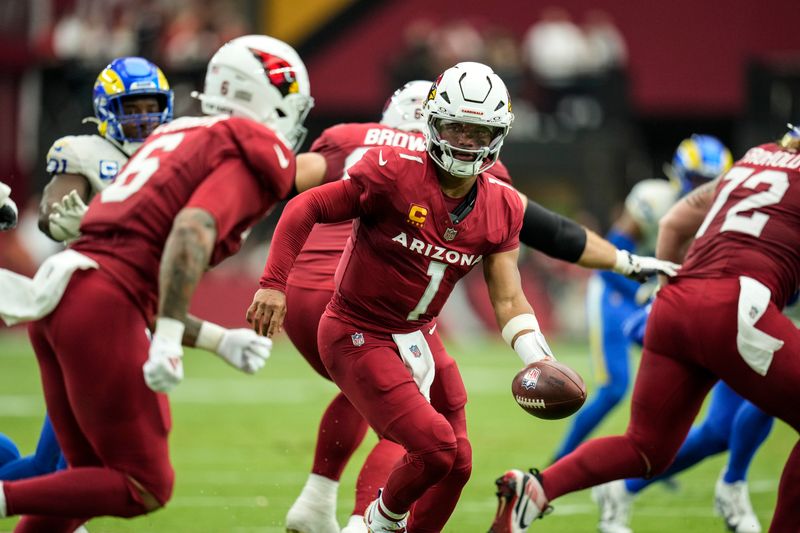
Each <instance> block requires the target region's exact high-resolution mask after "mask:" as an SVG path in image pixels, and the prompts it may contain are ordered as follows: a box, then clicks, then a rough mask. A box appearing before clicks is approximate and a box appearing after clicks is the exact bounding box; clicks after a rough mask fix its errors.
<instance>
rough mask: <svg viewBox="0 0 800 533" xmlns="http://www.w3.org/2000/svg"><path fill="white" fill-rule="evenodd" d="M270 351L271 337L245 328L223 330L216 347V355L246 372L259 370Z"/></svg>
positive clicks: (250, 372)
mask: <svg viewBox="0 0 800 533" xmlns="http://www.w3.org/2000/svg"><path fill="white" fill-rule="evenodd" d="M271 351H272V340H271V339H268V338H266V337H262V336H260V335H258V334H257V333H256V332H255V331H253V330H251V329H245V328H241V329H228V330H225V333H224V334H223V335H222V340H220V342H219V346H218V347H217V355H219V356H220V357H222V358H223V359H224V360H225V361H227V362H228V363H229V364H230V365H231V366H233V367H234V368H238V369H239V370H241V371H242V372H245V373H247V374H255V373H256V372H258V371H259V370H261V369H262V368H263V367H264V364H265V363H266V362H267V359H269V356H270V353H271Z"/></svg>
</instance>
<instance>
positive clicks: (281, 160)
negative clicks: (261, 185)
mask: <svg viewBox="0 0 800 533" xmlns="http://www.w3.org/2000/svg"><path fill="white" fill-rule="evenodd" d="M272 147H273V148H275V155H277V156H278V164H279V165H280V166H281V168H289V160H288V159H287V158H286V154H284V153H283V150H281V149H280V148H279V147H278V145H277V144H273V145H272Z"/></svg>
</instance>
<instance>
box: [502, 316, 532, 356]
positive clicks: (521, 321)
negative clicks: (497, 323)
mask: <svg viewBox="0 0 800 533" xmlns="http://www.w3.org/2000/svg"><path fill="white" fill-rule="evenodd" d="M528 329H530V330H534V331H539V322H538V321H537V320H536V316H535V315H533V314H531V313H526V314H522V315H517V316H515V317H514V318H512V319H511V320H509V321H508V322H506V325H505V326H503V331H502V333H501V335H502V336H503V340H504V341H506V343H507V344H508V345H509V346H511V347H512V348H513V347H514V345H513V344H512V343H513V341H514V337H516V336H517V334H518V333H519V332H521V331H525V330H528Z"/></svg>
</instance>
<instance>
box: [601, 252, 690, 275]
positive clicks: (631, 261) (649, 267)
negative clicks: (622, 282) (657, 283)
mask: <svg viewBox="0 0 800 533" xmlns="http://www.w3.org/2000/svg"><path fill="white" fill-rule="evenodd" d="M680 268H681V266H680V265H676V264H675V263H671V262H669V261H663V260H661V259H656V258H655V257H641V256H638V255H634V254H632V253H630V252H628V251H627V250H617V263H616V264H615V265H614V268H613V270H614V272H616V273H617V274H622V275H623V276H627V277H629V278H631V279H633V280H636V281H638V282H639V283H644V282H645V281H647V280H648V278H650V277H652V276H655V275H656V274H661V275H664V276H669V277H672V276H674V275H676V274H677V273H678V269H680Z"/></svg>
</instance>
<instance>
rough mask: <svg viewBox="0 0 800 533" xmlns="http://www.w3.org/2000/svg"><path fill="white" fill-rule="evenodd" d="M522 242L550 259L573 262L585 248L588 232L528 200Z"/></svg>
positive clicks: (523, 222)
mask: <svg viewBox="0 0 800 533" xmlns="http://www.w3.org/2000/svg"><path fill="white" fill-rule="evenodd" d="M519 240H520V242H522V243H523V244H525V245H527V246H530V247H531V248H534V249H536V250H539V251H540V252H543V253H545V254H547V255H549V256H550V257H555V258H556V259H561V260H564V261H569V262H570V263H574V262H576V261H577V260H578V259H580V257H581V254H583V250H584V249H585V248H586V229H585V228H584V227H583V226H581V225H580V224H578V223H577V222H575V221H574V220H570V219H568V218H566V217H563V216H561V215H559V214H558V213H554V212H552V211H550V210H549V209H545V208H544V207H542V206H541V205H539V204H537V203H536V202H533V201H531V200H528V205H527V206H526V207H525V217H524V218H523V219H522V230H520V232H519Z"/></svg>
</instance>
